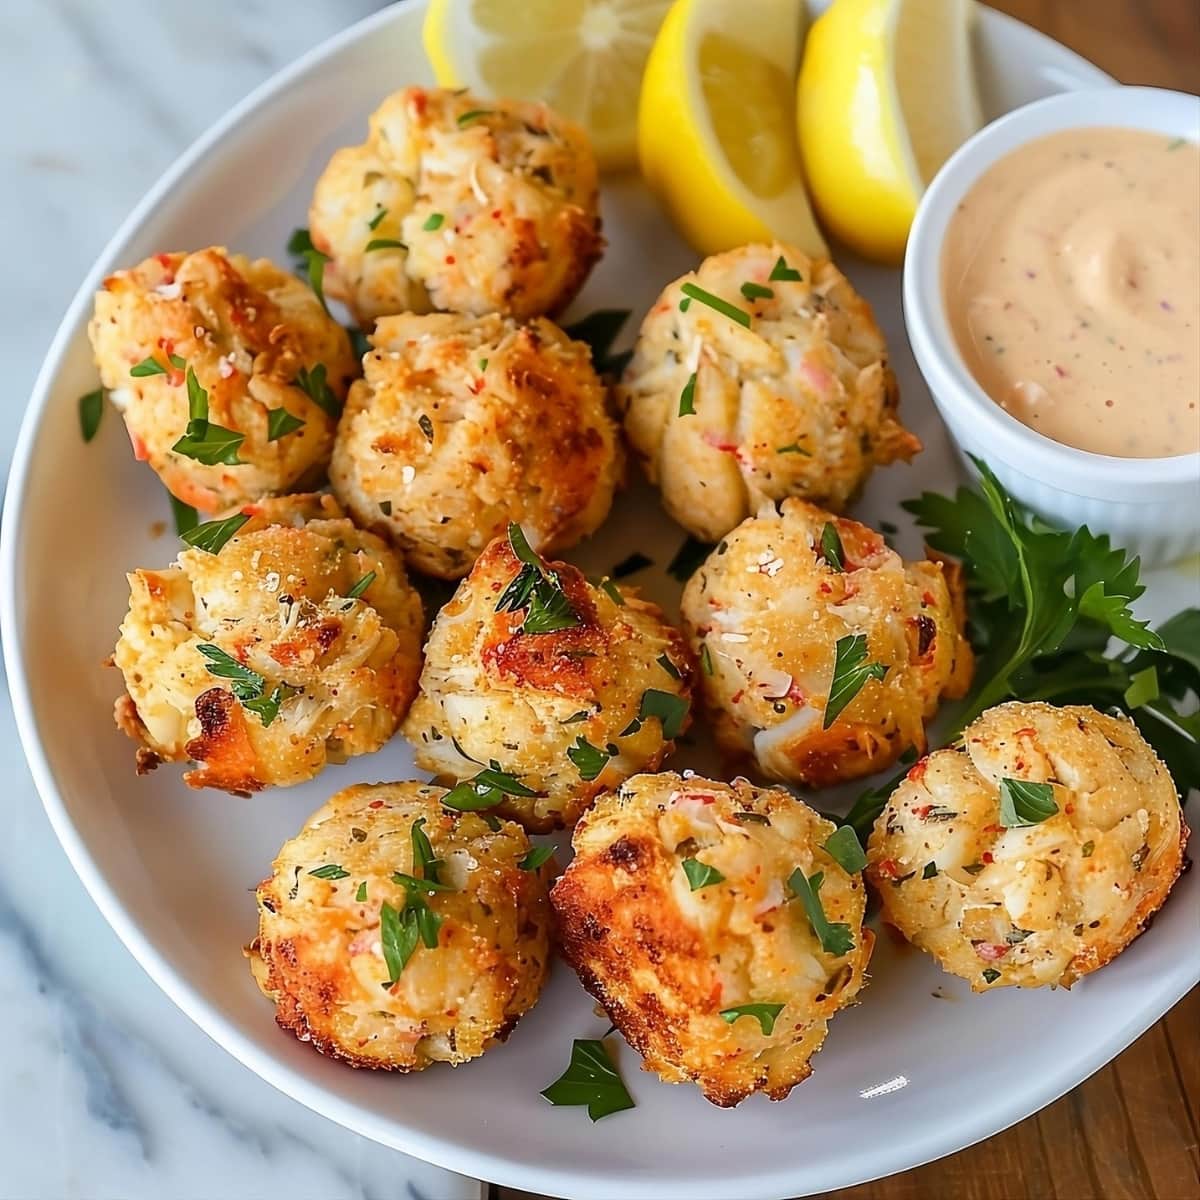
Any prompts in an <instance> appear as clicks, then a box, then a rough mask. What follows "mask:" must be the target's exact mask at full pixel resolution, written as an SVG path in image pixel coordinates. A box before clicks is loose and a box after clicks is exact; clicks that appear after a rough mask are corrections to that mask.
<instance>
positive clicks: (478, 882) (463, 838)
mask: <svg viewBox="0 0 1200 1200" xmlns="http://www.w3.org/2000/svg"><path fill="white" fill-rule="evenodd" d="M444 795H445V793H444V791H443V790H442V789H441V788H438V787H431V786H429V785H427V784H421V783H374V784H367V783H363V784H358V785H356V786H355V787H350V788H346V790H345V791H342V792H338V793H337V795H335V796H333V797H332V799H330V800H329V802H328V803H327V804H325V805H324V806H323V807H322V808H320V809H318V810H317V811H316V812H315V813H313V815H312V816H311V817H309V819H308V820H307V821H306V822H305V823H304V828H303V829H302V830H301V831H300V833H299V834H298V835H297V836H296V837H294V838H292V839H291V840H290V841H288V842H286V843H285V844H284V846H283V849H282V850H280V852H279V857H278V858H276V860H275V863H274V865H273V867H272V869H271V874H270V876H268V878H266V879H264V880H263V882H262V883H260V884H259V885H258V909H259V927H258V937H257V938H256V939H255V940H254V942H252V943H251V945H250V947H249V951H248V953H249V956H250V961H251V969H252V970H253V972H254V976H255V978H256V979H257V981H258V984H259V986H260V987H261V988H262V990H263V992H264V993H265V994H266V995H267V997H268V998H269V999H271V1000H273V1001H274V1002H275V1005H276V1016H275V1019H276V1020H277V1021H278V1022H279V1024H280V1025H281V1026H282V1027H283V1028H284V1029H288V1030H291V1032H292V1033H294V1034H295V1035H296V1036H297V1037H298V1038H299V1039H300V1040H301V1041H303V1042H309V1043H311V1044H312V1045H313V1046H315V1047H316V1048H317V1049H318V1050H320V1051H321V1053H322V1054H328V1055H330V1056H331V1057H333V1058H338V1059H341V1060H342V1061H343V1062H348V1063H350V1064H351V1065H352V1066H356V1067H375V1068H382V1069H384V1070H390V1071H420V1070H422V1069H423V1068H425V1067H427V1066H429V1064H430V1063H434V1062H448V1063H451V1064H453V1065H457V1064H459V1063H464V1062H467V1061H468V1060H469V1059H472V1058H477V1057H478V1056H479V1055H481V1054H482V1053H483V1052H484V1051H485V1050H487V1049H488V1048H489V1047H490V1046H493V1045H495V1043H497V1042H502V1041H503V1040H504V1039H505V1038H506V1037H507V1036H508V1034H509V1033H510V1032H511V1031H512V1029H513V1027H514V1026H515V1025H516V1023H517V1021H518V1020H519V1019H520V1018H521V1016H522V1015H523V1014H524V1013H526V1012H528V1011H529V1009H530V1008H532V1007H533V1005H534V1003H535V1002H536V1001H537V998H538V994H539V993H540V992H541V990H542V984H543V983H544V982H545V979H546V968H547V964H548V962H549V958H550V939H549V927H550V904H549V902H548V900H547V898H546V885H547V883H548V882H549V879H550V874H551V871H552V868H551V867H550V866H548V865H544V866H542V867H540V868H535V869H532V870H530V869H528V868H529V865H530V864H529V863H528V862H527V860H526V856H527V855H528V854H529V849H530V847H529V839H528V838H527V837H526V836H525V833H524V831H523V830H522V829H521V828H520V826H518V825H514V824H513V823H512V822H510V821H503V822H501V821H493V822H491V824H489V823H488V822H487V821H486V820H485V819H484V818H483V817H481V816H479V815H478V814H476V813H456V812H451V811H450V810H449V809H446V808H444V807H443V806H442V804H441V803H440V801H441V798H442V797H443V796H444ZM522 863H525V865H524V866H522Z"/></svg>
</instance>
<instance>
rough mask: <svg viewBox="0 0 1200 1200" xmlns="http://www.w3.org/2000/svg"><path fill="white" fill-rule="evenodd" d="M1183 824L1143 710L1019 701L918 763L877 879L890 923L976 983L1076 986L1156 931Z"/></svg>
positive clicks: (1177, 865) (873, 855) (893, 806)
mask: <svg viewBox="0 0 1200 1200" xmlns="http://www.w3.org/2000/svg"><path fill="white" fill-rule="evenodd" d="M1187 836H1188V828H1187V824H1186V822H1185V821H1184V818H1183V811H1182V809H1181V807H1180V804H1179V798H1178V796H1177V794H1176V791H1175V785H1174V783H1172V781H1171V777H1170V775H1169V774H1168V773H1167V770H1166V768H1165V767H1164V766H1163V765H1162V763H1161V762H1159V760H1158V758H1157V757H1156V756H1155V753H1154V751H1153V750H1152V749H1151V748H1150V746H1149V745H1148V744H1147V743H1146V741H1145V740H1144V739H1143V737H1142V735H1141V734H1140V733H1139V732H1138V729H1137V726H1136V725H1134V724H1133V723H1132V722H1131V721H1129V720H1126V719H1124V718H1122V717H1115V716H1107V715H1105V714H1104V713H1100V712H1097V711H1096V710H1095V709H1094V708H1088V707H1086V706H1082V705H1080V706H1067V707H1064V708H1056V707H1055V706H1054V705H1051V704H1042V703H1036V704H1025V703H1020V702H1016V701H1014V702H1012V703H1009V704H1001V705H999V706H997V707H996V708H992V709H989V710H988V711H987V712H985V713H984V714H983V715H982V716H980V717H978V718H976V720H975V721H973V722H972V723H971V724H970V725H968V726H967V728H966V729H965V730H964V732H963V734H962V737H961V740H960V742H959V744H958V745H957V746H955V747H954V748H952V749H947V750H937V751H935V752H934V753H933V754H931V755H929V757H928V758H924V759H922V760H921V761H920V762H918V763H917V764H916V766H914V767H913V768H912V770H911V771H909V773H908V776H907V778H906V779H905V780H904V782H903V783H901V784H900V786H899V787H898V788H897V789H896V790H895V791H894V792H893V793H892V795H891V798H890V799H889V801H888V805H887V807H886V808H885V809H884V811H883V814H882V815H881V816H880V818H879V820H878V821H877V822H876V824H875V829H874V831H873V832H872V834H871V838H870V842H869V844H868V848H867V853H868V856H869V858H870V866H869V867H868V877H869V878H870V880H871V882H872V883H873V884H874V886H875V887H876V888H877V889H878V890H879V895H880V899H881V900H882V902H883V916H884V919H885V920H886V921H888V922H889V923H890V924H891V925H893V926H895V927H896V928H897V929H899V930H900V932H901V933H903V934H904V936H905V937H906V938H908V940H909V941H911V942H912V943H913V944H914V945H916V946H919V947H920V948H921V949H922V950H926V951H928V952H929V953H930V954H932V955H933V956H934V958H936V959H937V960H938V962H939V963H941V965H942V967H943V968H944V969H945V970H947V971H949V972H950V973H951V974H953V975H960V976H962V978H963V979H966V980H968V981H969V982H970V984H971V987H972V989H974V990H975V991H977V992H982V991H986V990H987V989H988V988H991V987H1013V986H1015V987H1041V986H1044V985H1046V984H1049V985H1051V986H1055V985H1060V984H1061V985H1062V986H1063V987H1070V986H1071V984H1072V983H1074V982H1075V980H1077V979H1079V978H1080V977H1081V976H1083V975H1086V974H1088V973H1089V972H1091V971H1095V970H1096V969H1097V968H1099V967H1102V966H1104V964H1105V963H1107V962H1110V961H1111V960H1112V959H1113V958H1115V957H1116V956H1117V955H1118V954H1120V953H1121V951H1122V950H1123V949H1124V948H1125V947H1126V946H1128V945H1129V943H1130V942H1131V941H1133V939H1134V938H1135V937H1137V935H1138V934H1139V933H1141V931H1142V930H1143V929H1144V928H1145V927H1146V924H1147V922H1148V921H1149V920H1150V918H1151V917H1152V916H1153V915H1154V913H1155V912H1156V911H1157V910H1158V908H1159V907H1160V906H1161V905H1162V903H1163V901H1164V900H1165V899H1166V898H1167V894H1168V892H1170V890H1171V887H1172V885H1173V884H1174V882H1175V880H1176V879H1177V878H1178V876H1179V872H1180V870H1181V869H1182V866H1183V852H1184V848H1185V846H1186V844H1187Z"/></svg>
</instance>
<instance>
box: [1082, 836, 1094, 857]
mask: <svg viewBox="0 0 1200 1200" xmlns="http://www.w3.org/2000/svg"><path fill="white" fill-rule="evenodd" d="M1079 853H1080V854H1082V855H1083V857H1084V858H1091V857H1092V855H1093V854H1095V853H1096V843H1095V842H1093V841H1091V840H1088V841H1086V842H1084V843H1083V845H1082V846H1080V847H1079Z"/></svg>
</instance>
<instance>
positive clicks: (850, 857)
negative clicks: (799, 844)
mask: <svg viewBox="0 0 1200 1200" xmlns="http://www.w3.org/2000/svg"><path fill="white" fill-rule="evenodd" d="M822 849H824V851H825V853H826V854H828V855H829V857H830V858H832V859H833V860H834V862H836V863H837V865H838V866H839V867H841V868H842V870H843V871H845V872H846V874H847V875H854V874H856V873H857V872H859V871H861V870H862V869H863V867H865V866H866V865H867V856H866V855H865V854H864V853H863V848H862V846H860V845H859V842H858V837H857V836H856V835H855V832H854V830H853V829H851V828H850V826H849V825H843V826H841V828H839V829H835V830H834V832H833V833H831V834H830V835H829V836H828V837H827V838H826V839H825V844H824V846H823V847H822Z"/></svg>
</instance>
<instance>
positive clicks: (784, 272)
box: [767, 254, 804, 283]
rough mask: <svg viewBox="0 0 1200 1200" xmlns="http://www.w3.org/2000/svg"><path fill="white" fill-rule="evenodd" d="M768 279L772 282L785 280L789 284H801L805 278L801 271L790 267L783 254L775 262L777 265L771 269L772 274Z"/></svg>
mask: <svg viewBox="0 0 1200 1200" xmlns="http://www.w3.org/2000/svg"><path fill="white" fill-rule="evenodd" d="M767 278H768V279H770V280H783V281H785V282H787V283H800V282H801V281H802V280H803V278H804V276H803V275H801V274H800V272H799V271H797V270H795V269H793V268H792V267H789V266H788V264H787V259H786V258H784V257H783V255H782V254H781V255H780V256H779V257H778V258H777V259H776V260H775V265H774V266H773V267H772V268H771V273H770V275H768V276H767Z"/></svg>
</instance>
